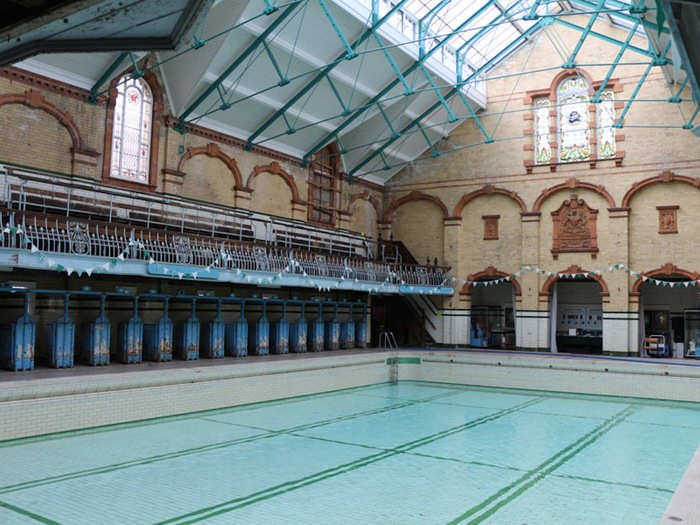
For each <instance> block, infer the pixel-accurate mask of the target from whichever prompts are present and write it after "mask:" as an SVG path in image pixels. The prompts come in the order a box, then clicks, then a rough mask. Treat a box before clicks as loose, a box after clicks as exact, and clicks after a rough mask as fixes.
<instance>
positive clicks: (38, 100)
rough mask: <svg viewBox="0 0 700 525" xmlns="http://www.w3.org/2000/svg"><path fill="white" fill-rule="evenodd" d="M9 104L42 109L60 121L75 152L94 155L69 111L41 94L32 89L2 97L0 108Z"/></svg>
mask: <svg viewBox="0 0 700 525" xmlns="http://www.w3.org/2000/svg"><path fill="white" fill-rule="evenodd" d="M7 104H22V105H24V106H27V107H29V108H33V109H40V110H42V111H44V112H46V113H48V114H49V115H51V116H52V117H54V118H56V120H58V121H59V122H60V123H61V125H62V126H63V127H64V128H66V130H67V131H68V133H69V134H70V137H71V141H72V142H73V152H77V153H84V152H89V153H92V151H91V150H88V149H87V148H86V147H85V144H84V143H83V139H82V137H81V135H80V130H79V129H78V126H77V125H76V124H75V121H74V120H73V117H72V116H71V114H70V113H68V112H67V111H61V110H60V109H58V108H57V107H56V106H54V105H53V104H51V102H49V101H48V100H46V99H45V98H44V96H43V95H42V94H41V93H40V92H38V91H34V90H33V89H30V90H27V91H25V92H24V94H20V93H12V94H6V95H0V106H5V105H7Z"/></svg>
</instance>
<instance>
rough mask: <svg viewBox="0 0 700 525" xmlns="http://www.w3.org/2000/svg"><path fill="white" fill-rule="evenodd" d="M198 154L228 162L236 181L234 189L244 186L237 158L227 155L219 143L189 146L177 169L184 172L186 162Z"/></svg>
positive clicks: (227, 164)
mask: <svg viewBox="0 0 700 525" xmlns="http://www.w3.org/2000/svg"><path fill="white" fill-rule="evenodd" d="M197 155H206V156H207V157H211V158H214V159H219V160H220V161H221V162H223V163H224V164H226V166H227V167H228V169H229V171H230V172H231V174H232V175H233V179H234V180H235V182H236V184H235V185H234V187H233V189H234V190H238V189H241V188H243V177H241V171H240V170H239V169H238V164H237V163H236V161H235V159H232V158H231V157H229V156H228V155H226V153H224V152H223V151H221V148H219V145H218V144H216V143H214V142H210V143H209V144H207V145H206V146H200V147H194V148H188V149H187V151H186V152H185V154H184V155H183V156H182V157H181V158H180V162H179V163H178V165H177V171H179V172H183V173H184V169H183V168H184V166H185V162H187V161H188V160H190V159H191V158H192V157H196V156H197Z"/></svg>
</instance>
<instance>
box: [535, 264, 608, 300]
mask: <svg viewBox="0 0 700 525" xmlns="http://www.w3.org/2000/svg"><path fill="white" fill-rule="evenodd" d="M560 273H569V274H571V273H580V274H586V273H587V274H588V278H589V279H593V280H594V281H595V282H597V283H598V284H599V285H600V289H601V291H600V295H601V297H608V296H609V295H610V291H609V290H608V285H607V283H606V282H605V281H604V280H603V278H602V277H601V276H600V275H598V274H596V273H592V272H589V271H588V270H584V269H583V268H581V267H580V266H577V265H575V264H574V265H571V266H569V267H568V268H567V269H566V270H563V271H561V272H556V273H553V274H552V275H550V276H549V277H548V278H547V280H546V281H545V282H544V285H542V290H541V291H540V295H546V296H550V295H551V294H552V285H553V284H554V283H555V282H557V281H558V280H559V279H560V277H559V274H560Z"/></svg>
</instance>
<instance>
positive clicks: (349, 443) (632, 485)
mask: <svg viewBox="0 0 700 525" xmlns="http://www.w3.org/2000/svg"><path fill="white" fill-rule="evenodd" d="M522 413H530V411H529V410H522ZM628 421H629V420H628ZM289 435H290V436H295V437H301V438H306V439H313V440H317V441H326V442H329V443H336V444H338V445H347V446H351V447H360V448H367V449H371V450H384V451H393V450H396V449H394V448H391V447H389V448H387V447H378V446H374V445H367V444H364V443H355V442H352V441H343V440H338V439H330V438H323V437H318V436H309V435H306V434H289ZM399 452H401V453H402V454H406V455H407V456H417V457H422V458H427V459H435V460H438V461H451V462H453V463H461V464H463V465H471V466H477V467H487V468H495V469H499V470H511V471H515V472H523V473H524V472H532V471H533V469H528V468H524V467H514V466H512V465H497V464H495V463H486V462H484V461H475V460H468V459H462V458H455V457H451V456H439V455H436V454H426V453H425V452H403V451H399ZM551 476H552V477H554V478H565V479H573V480H577V481H587V482H591V483H602V484H605V485H615V486H621V487H629V488H635V489H644V490H651V491H655V492H666V493H669V494H673V492H674V491H673V490H671V489H667V488H664V487H652V486H651V485H641V484H638V483H627V482H625V481H611V480H607V479H599V478H589V477H587V476H576V475H573V474H552V475H551Z"/></svg>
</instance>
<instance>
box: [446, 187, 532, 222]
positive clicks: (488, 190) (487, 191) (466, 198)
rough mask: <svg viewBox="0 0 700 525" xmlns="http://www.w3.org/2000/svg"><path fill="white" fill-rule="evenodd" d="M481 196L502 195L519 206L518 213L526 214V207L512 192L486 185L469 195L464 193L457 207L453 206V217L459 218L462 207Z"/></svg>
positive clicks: (518, 196)
mask: <svg viewBox="0 0 700 525" xmlns="http://www.w3.org/2000/svg"><path fill="white" fill-rule="evenodd" d="M483 195H504V196H506V197H509V198H511V199H513V200H514V201H515V202H517V203H518V206H520V211H522V212H526V211H527V206H526V205H525V201H524V200H523V199H522V198H521V197H520V195H518V194H517V193H516V192H514V191H510V190H506V189H504V188H496V187H495V186H493V185H491V184H487V185H486V186H484V187H483V188H481V189H478V190H476V191H472V192H471V193H465V194H464V195H462V198H461V199H460V200H459V202H458V203H457V206H455V209H454V211H453V212H452V216H453V217H461V216H462V211H463V210H464V207H465V206H466V205H467V204H469V203H470V202H471V201H473V200H474V199H476V198H478V197H481V196H483Z"/></svg>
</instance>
